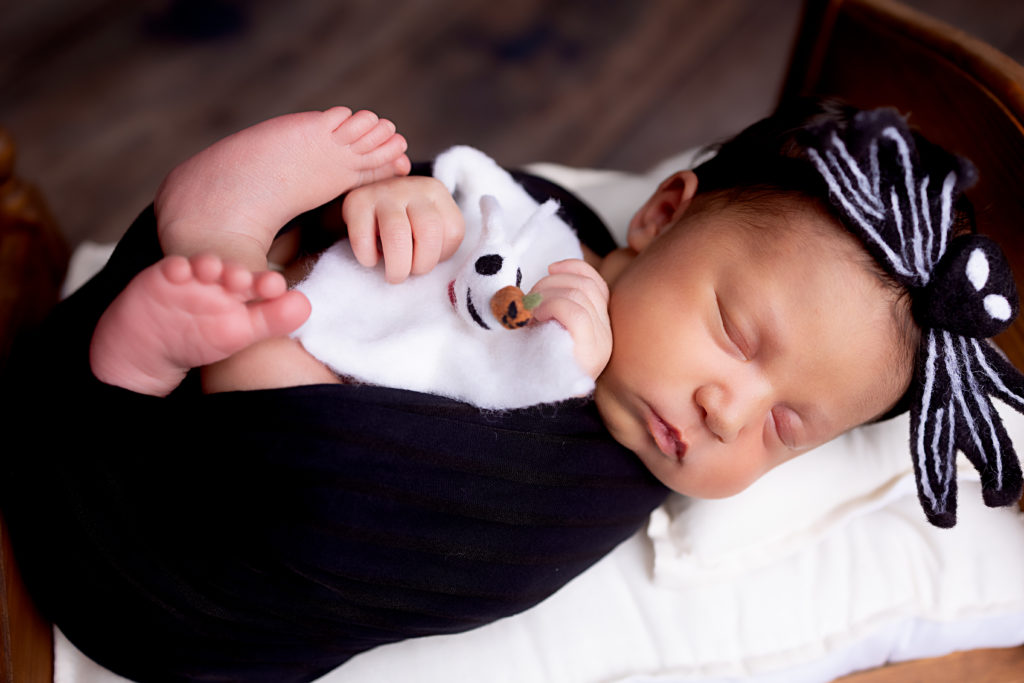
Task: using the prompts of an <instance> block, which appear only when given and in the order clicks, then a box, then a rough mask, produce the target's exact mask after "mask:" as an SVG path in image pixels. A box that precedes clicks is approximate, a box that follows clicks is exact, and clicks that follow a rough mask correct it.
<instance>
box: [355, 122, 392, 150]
mask: <svg viewBox="0 0 1024 683" xmlns="http://www.w3.org/2000/svg"><path fill="white" fill-rule="evenodd" d="M394 135H395V124H393V123H392V122H391V121H388V120H387V119H380V120H378V121H377V124H376V125H375V126H373V127H371V128H369V129H368V130H367V131H366V132H365V133H363V134H362V135H361V136H359V138H358V139H356V140H353V141H352V142H351V144H350V145H349V149H351V150H352V151H353V152H355V153H356V154H369V153H371V152H373V151H375V150H376V149H377V148H379V147H380V146H381V145H384V144H386V143H388V142H389V141H390V140H391V138H392V137H394Z"/></svg>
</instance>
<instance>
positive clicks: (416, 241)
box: [407, 202, 444, 275]
mask: <svg viewBox="0 0 1024 683" xmlns="http://www.w3.org/2000/svg"><path fill="white" fill-rule="evenodd" d="M407 211H408V215H409V223H410V225H411V226H412V240H413V253H412V273H413V274H414V275H422V274H424V273H429V272H430V271H431V270H432V269H433V268H434V266H436V265H437V264H438V262H440V261H441V258H442V257H441V252H442V249H443V248H444V223H443V219H442V218H441V214H440V212H439V211H438V210H437V207H435V206H434V205H433V204H432V203H430V202H426V203H422V202H415V203H412V204H409V208H408V209H407Z"/></svg>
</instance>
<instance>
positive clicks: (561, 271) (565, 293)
mask: <svg viewBox="0 0 1024 683" xmlns="http://www.w3.org/2000/svg"><path fill="white" fill-rule="evenodd" d="M548 273H550V275H548V276H547V277H544V278H541V280H540V281H539V282H538V283H537V284H536V285H534V287H533V289H532V290H531V294H532V293H539V294H540V295H541V296H542V299H541V302H540V304H538V305H537V307H536V308H534V309H533V319H534V320H536V321H537V322H544V321H546V320H557V321H558V322H559V323H561V325H562V327H564V328H565V329H567V330H568V331H569V334H571V335H572V339H573V342H574V344H575V346H574V351H575V354H576V362H578V363H579V365H580V368H582V369H583V371H584V372H586V373H587V374H588V375H590V376H591V377H592V378H594V379H597V376H598V375H600V374H601V372H602V371H603V370H604V367H605V366H606V365H607V364H608V359H609V358H611V354H612V326H611V322H610V321H609V320H608V285H607V284H606V283H605V281H604V279H603V278H602V277H601V276H600V275H598V273H597V271H596V270H594V269H593V268H592V267H591V266H589V265H587V264H586V263H585V262H583V261H581V260H579V259H568V260H565V261H559V262H557V263H552V264H551V265H550V266H548Z"/></svg>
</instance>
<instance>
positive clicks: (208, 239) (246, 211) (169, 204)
mask: <svg viewBox="0 0 1024 683" xmlns="http://www.w3.org/2000/svg"><path fill="white" fill-rule="evenodd" d="M406 146H407V145H406V141H405V138H403V137H402V136H401V135H398V134H397V133H395V126H394V124H393V123H391V122H390V121H387V120H385V119H379V118H378V117H377V115H376V114H374V113H372V112H369V111H360V112H357V113H355V114H353V113H352V111H351V110H350V109H348V108H346V107H335V108H333V109H329V110H327V111H323V112H318V111H314V112H303V113H300V114H288V115H285V116H279V117H277V118H274V119H270V120H269V121H264V122H263V123H259V124H256V125H255V126H252V127H251V128H246V129H245V130H242V131H240V132H238V133H235V134H234V135H231V136H229V137H227V138H224V139H223V140H221V141H220V142H217V143H215V144H214V145H213V146H211V147H209V148H207V149H205V150H203V151H202V152H200V153H199V154H197V155H196V156H194V157H192V158H191V159H189V160H187V161H185V162H184V163H182V164H181V165H180V166H178V167H177V168H175V169H174V170H173V171H171V173H170V175H168V176H167V179H166V180H165V181H164V182H163V184H162V185H161V187H160V189H159V190H158V191H157V196H156V202H155V206H156V214H157V225H158V229H159V231H160V242H161V245H162V246H163V248H164V253H175V254H184V255H186V256H191V255H194V254H196V253H200V252H205V251H212V252H214V253H216V254H218V255H220V256H221V257H223V258H227V259H229V260H232V261H234V262H237V263H241V264H242V265H245V266H247V267H249V268H251V269H255V270H262V269H263V268H264V267H265V263H266V261H265V257H266V254H267V251H268V250H269V249H270V245H271V243H272V242H273V239H274V236H275V235H276V234H277V231H278V230H279V229H280V228H281V226H283V225H284V224H285V223H287V222H288V221H290V220H291V219H292V218H294V217H295V216H297V215H299V214H300V213H302V212H304V211H308V210H310V209H313V208H316V207H317V206H320V205H322V204H325V203H326V202H328V201H330V200H332V199H334V198H335V197H337V196H339V195H341V194H343V193H344V192H347V191H348V190H350V189H352V188H354V187H357V186H359V185H364V184H366V183H369V182H373V181H375V180H383V179H385V178H390V177H392V176H394V175H396V174H398V175H402V174H405V173H408V172H409V159H408V157H406V155H405V150H406ZM260 259H263V261H262V263H260Z"/></svg>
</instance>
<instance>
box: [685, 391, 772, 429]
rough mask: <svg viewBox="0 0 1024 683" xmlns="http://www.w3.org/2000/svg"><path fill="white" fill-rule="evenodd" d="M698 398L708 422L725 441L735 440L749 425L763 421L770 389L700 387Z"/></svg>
mask: <svg viewBox="0 0 1024 683" xmlns="http://www.w3.org/2000/svg"><path fill="white" fill-rule="evenodd" d="M695 399H696V402H697V405H698V406H699V407H700V409H701V410H702V411H703V413H704V424H705V426H707V428H708V429H709V430H710V431H711V432H712V433H713V434H714V435H715V437H716V438H717V439H718V440H719V441H721V442H722V443H732V442H733V441H735V440H736V439H737V437H739V435H740V433H741V432H742V431H743V429H744V428H745V427H747V426H748V425H760V424H761V422H762V421H763V417H764V415H765V414H766V411H767V410H768V407H767V392H766V391H764V389H763V388H762V387H760V386H757V385H747V386H732V387H730V386H724V385H721V384H708V385H705V386H702V387H700V388H699V389H698V390H697V392H696V394H695Z"/></svg>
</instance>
